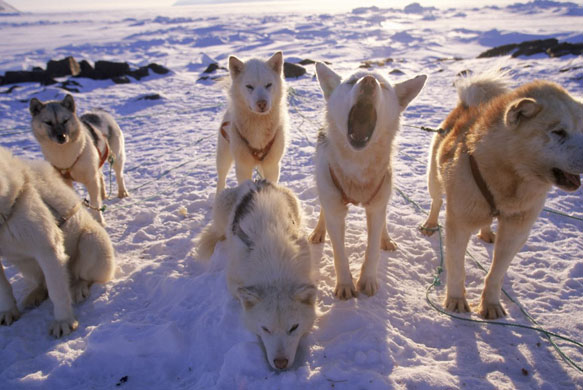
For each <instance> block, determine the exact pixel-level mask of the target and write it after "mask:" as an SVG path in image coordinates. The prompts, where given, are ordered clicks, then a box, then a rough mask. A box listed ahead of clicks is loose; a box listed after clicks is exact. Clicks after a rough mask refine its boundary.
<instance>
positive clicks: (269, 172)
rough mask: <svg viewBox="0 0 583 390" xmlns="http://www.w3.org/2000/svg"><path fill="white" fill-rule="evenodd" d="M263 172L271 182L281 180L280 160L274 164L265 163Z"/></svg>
mask: <svg viewBox="0 0 583 390" xmlns="http://www.w3.org/2000/svg"><path fill="white" fill-rule="evenodd" d="M262 167H263V174H264V177H265V179H267V181H269V182H271V183H277V182H278V181H279V161H275V162H273V163H272V164H263V165H262Z"/></svg>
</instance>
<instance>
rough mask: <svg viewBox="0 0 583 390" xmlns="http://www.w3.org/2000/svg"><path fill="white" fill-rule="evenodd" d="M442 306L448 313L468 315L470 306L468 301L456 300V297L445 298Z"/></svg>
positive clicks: (463, 299) (464, 299)
mask: <svg viewBox="0 0 583 390" xmlns="http://www.w3.org/2000/svg"><path fill="white" fill-rule="evenodd" d="M443 306H445V308H446V309H447V310H449V311H453V312H454V313H468V312H469V311H470V305H469V304H468V301H466V298H465V297H461V298H456V297H449V296H448V297H447V298H446V299H445V302H444V303H443Z"/></svg>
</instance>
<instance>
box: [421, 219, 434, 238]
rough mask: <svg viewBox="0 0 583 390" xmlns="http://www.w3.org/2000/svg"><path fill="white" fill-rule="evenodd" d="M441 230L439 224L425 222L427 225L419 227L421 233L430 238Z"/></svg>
mask: <svg viewBox="0 0 583 390" xmlns="http://www.w3.org/2000/svg"><path fill="white" fill-rule="evenodd" d="M438 230H439V224H438V223H436V222H430V221H425V223H424V224H423V225H421V226H419V231H420V232H421V234H423V235H424V236H427V237H430V236H432V235H433V233H435V232H436V231H438Z"/></svg>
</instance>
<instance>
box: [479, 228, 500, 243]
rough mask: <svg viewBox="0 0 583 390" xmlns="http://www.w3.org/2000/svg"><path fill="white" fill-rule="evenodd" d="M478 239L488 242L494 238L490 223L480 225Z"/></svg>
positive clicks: (491, 241)
mask: <svg viewBox="0 0 583 390" xmlns="http://www.w3.org/2000/svg"><path fill="white" fill-rule="evenodd" d="M478 237H479V238H480V240H482V241H484V242H487V243H488V244H491V243H493V242H494V241H495V240H496V234H495V233H494V232H493V231H492V227H491V226H490V224H487V225H484V226H482V228H481V229H480V233H478Z"/></svg>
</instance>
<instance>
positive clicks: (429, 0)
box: [4, 0, 533, 13]
mask: <svg viewBox="0 0 583 390" xmlns="http://www.w3.org/2000/svg"><path fill="white" fill-rule="evenodd" d="M530 1H533V0H523V1H521V0H486V1H480V2H479V3H480V4H475V3H468V2H467V1H460V0H411V1H405V2H403V1H401V0H365V1H352V0H323V1H318V2H313V1H308V0H283V1H268V0H102V1H100V2H98V3H95V2H87V1H84V0H69V1H60V0H59V1H46V0H9V1H4V3H6V4H9V5H11V6H12V7H14V8H16V9H17V10H18V11H20V12H33V13H35V12H39V13H42V12H75V11H89V10H108V9H111V10H114V9H132V8H135V9H147V8H162V7H164V8H166V7H173V6H194V5H201V6H205V7H208V6H210V5H215V4H216V5H225V4H229V3H237V4H239V5H241V4H244V3H271V4H273V5H276V7H275V8H286V9H288V8H289V7H290V6H296V7H298V9H303V10H312V9H313V10H317V11H322V10H330V11H346V10H350V9H354V8H359V7H368V6H377V7H380V8H398V9H403V8H404V7H406V6H407V5H409V4H412V3H419V4H421V5H422V6H424V7H436V8H456V7H459V8H472V7H476V6H489V5H491V6H506V5H510V4H515V3H528V2H530Z"/></svg>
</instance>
